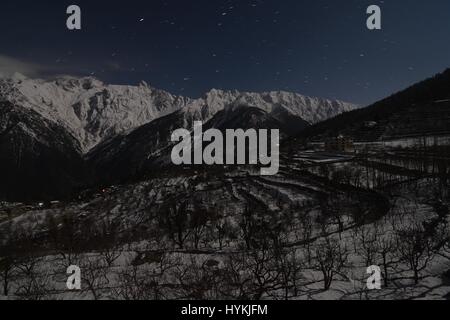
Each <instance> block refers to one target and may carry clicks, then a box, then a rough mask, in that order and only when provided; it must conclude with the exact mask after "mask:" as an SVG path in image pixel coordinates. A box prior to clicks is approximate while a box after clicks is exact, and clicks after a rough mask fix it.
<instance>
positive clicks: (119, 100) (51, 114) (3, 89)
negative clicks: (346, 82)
mask: <svg viewBox="0 0 450 320" xmlns="http://www.w3.org/2000/svg"><path fill="white" fill-rule="evenodd" d="M0 100H6V101H9V102H11V103H13V104H14V105H18V106H22V107H25V108H28V109H32V110H34V111H36V112H38V113H39V114H40V115H41V116H43V117H44V118H46V119H49V120H51V121H54V122H56V123H57V124H59V125H61V126H63V127H65V128H66V129H67V130H68V131H69V132H70V133H71V134H72V135H73V136H74V137H75V138H76V139H77V140H78V141H79V142H80V145H81V147H82V149H83V152H87V151H89V150H90V149H92V148H93V147H94V146H96V145H98V144H99V143H100V142H102V141H104V140H105V139H108V138H111V137H114V136H116V135H118V134H121V133H125V132H128V131H129V130H132V129H135V128H137V127H140V126H142V125H144V124H146V123H149V122H151V121H153V120H155V119H158V118H161V117H163V116H166V115H168V114H171V113H173V112H176V111H178V110H182V112H183V114H184V115H185V121H186V124H187V123H189V122H191V120H192V119H194V118H195V119H202V120H204V121H208V120H209V119H211V118H212V117H213V116H214V115H215V114H216V113H217V112H218V111H221V110H223V109H224V108H225V107H227V106H230V105H238V106H242V105H246V106H250V107H257V108H260V109H262V110H264V111H266V112H267V113H271V112H272V111H274V110H275V109H280V108H283V109H285V110H286V111H287V112H288V113H289V114H292V115H294V116H297V117H300V118H302V119H303V120H305V121H307V122H309V123H311V124H314V123H317V122H320V121H323V120H326V119H328V118H330V117H334V116H336V115H338V114H340V113H342V112H346V111H350V110H353V109H355V108H356V106H355V105H352V104H349V103H344V102H340V101H331V100H326V99H319V98H309V97H305V96H302V95H299V94H296V93H288V92H267V93H245V92H244V93H241V92H238V91H221V90H215V89H213V90H211V91H210V92H208V93H207V94H206V95H205V96H204V97H202V98H199V99H190V98H186V97H181V96H175V95H172V94H170V93H168V92H165V91H163V90H158V89H155V88H152V87H150V86H148V85H147V84H146V83H145V82H142V83H141V84H140V85H138V86H123V85H109V84H104V83H103V82H101V81H99V80H97V79H95V78H91V77H87V78H76V77H70V76H66V77H59V78H56V79H53V80H42V79H29V78H26V77H24V76H23V75H20V74H16V75H14V76H13V77H12V78H10V79H0ZM186 127H187V125H186Z"/></svg>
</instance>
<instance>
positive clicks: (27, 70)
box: [0, 54, 48, 77]
mask: <svg viewBox="0 0 450 320" xmlns="http://www.w3.org/2000/svg"><path fill="white" fill-rule="evenodd" d="M46 71H48V68H46V67H45V66H41V65H38V64H34V63H30V62H26V61H22V60H19V59H16V58H12V57H9V56H5V55H1V54H0V77H11V76H13V75H14V74H15V73H21V74H23V75H25V76H28V77H37V76H39V75H41V74H42V73H45V72H46Z"/></svg>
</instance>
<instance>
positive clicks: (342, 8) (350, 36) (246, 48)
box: [0, 0, 450, 105]
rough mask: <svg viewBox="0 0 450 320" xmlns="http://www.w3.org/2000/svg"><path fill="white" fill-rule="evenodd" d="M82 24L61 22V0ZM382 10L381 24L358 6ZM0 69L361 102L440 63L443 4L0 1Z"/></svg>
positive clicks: (444, 54)
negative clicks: (370, 25)
mask: <svg viewBox="0 0 450 320" xmlns="http://www.w3.org/2000/svg"><path fill="white" fill-rule="evenodd" d="M70 4H77V5H79V6H80V7H81V10H82V30H81V31H69V30H68V29H67V28H66V19H67V17H68V15H67V14H66V8H67V6H68V5H70ZM371 4H377V5H379V6H380V7H381V9H382V27H383V29H382V30H381V31H369V30H368V29H367V28H366V19H367V14H366V9H367V7H368V6H369V5H371ZM0 30H1V31H0V36H1V37H0V39H1V44H0V74H3V75H8V74H10V73H11V72H13V71H19V72H22V73H25V74H27V75H28V76H35V77H50V76H54V75H59V74H71V75H83V76H84V75H93V76H95V77H98V78H100V79H101V80H104V81H106V82H111V83H117V84H137V83H139V82H140V81H141V80H145V81H146V82H147V83H149V84H151V85H152V86H155V87H157V88H161V89H165V90H168V91H170V92H172V93H175V94H182V95H186V96H191V97H199V96H201V95H202V94H204V93H205V92H206V91H208V90H210V89H211V88H220V89H237V90H242V91H244V90H245V91H269V90H286V91H294V92H299V93H302V94H305V95H311V96H320V97H326V98H337V99H341V100H345V101H349V102H354V103H359V104H363V105H365V104H368V103H370V102H374V101H375V100H377V99H380V98H383V97H385V96H387V95H389V94H391V93H394V92H396V91H398V90H400V89H402V88H404V87H406V86H408V85H410V84H412V83H414V82H417V81H419V80H423V79H425V78H427V77H429V76H431V75H433V74H435V73H437V72H441V71H443V70H444V69H446V68H447V67H450V39H449V31H450V1H448V0H430V1H416V0H414V1H412V0H386V1H375V0H372V1H366V0H341V1H339V0H328V1H325V0H310V1H306V0H304V1H303V0H251V1H245V0H229V1H226V0H147V1H135V0H127V1H99V0H96V1H92V0H91V1H74V0H72V1H63V0H58V1H36V0H35V1H21V0H15V1H11V0H2V2H1V10H0Z"/></svg>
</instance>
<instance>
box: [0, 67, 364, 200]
mask: <svg viewBox="0 0 450 320" xmlns="http://www.w3.org/2000/svg"><path fill="white" fill-rule="evenodd" d="M356 108H357V106H356V105H353V104H350V103H345V102H341V101H332V100H327V99H320V98H310V97H305V96H302V95H300V94H296V93H288V92H282V91H277V92H265V93H249V92H238V91H222V90H216V89H213V90H211V91H209V92H208V93H206V94H205V95H204V97H202V98H198V99H192V98H187V97H182V96H176V95H172V94H170V93H168V92H166V91H163V90H159V89H156V88H153V87H151V86H149V85H148V84H147V83H145V82H142V83H140V84H139V85H137V86H123V85H109V84H105V83H103V82H101V81H100V80H98V79H95V78H92V77H86V78H77V77H71V76H63V77H58V78H55V79H47V80H43V79H30V78H27V77H25V76H23V75H21V74H15V75H14V76H13V77H11V78H7V79H0V167H1V171H2V184H1V185H2V187H1V188H0V199H1V198H4V199H12V200H18V199H20V200H24V199H25V200H28V199H30V200H31V199H33V200H34V199H52V198H55V197H56V198H59V197H63V196H66V195H69V194H70V193H72V192H73V191H75V190H77V189H79V188H83V187H84V186H85V185H88V184H90V183H92V181H94V180H95V181H101V182H112V181H118V180H122V179H126V178H127V177H130V176H133V175H137V174H141V173H142V172H146V171H148V170H152V169H154V167H153V166H154V165H155V164H156V163H158V162H161V161H163V162H164V161H167V159H166V160H164V157H163V156H164V155H167V150H168V149H169V148H170V145H171V143H170V135H171V132H172V131H173V130H175V129H178V128H187V129H190V128H192V124H193V122H194V121H202V122H204V124H205V126H207V127H216V128H219V129H220V128H243V129H245V128H253V127H259V128H278V129H280V131H281V133H282V135H283V136H284V137H288V136H293V135H296V134H298V133H299V132H300V131H301V130H303V129H305V128H307V127H309V126H311V125H313V124H316V123H319V122H322V121H324V120H326V119H329V118H332V117H334V116H336V115H338V114H341V113H343V112H348V111H351V110H354V109H356ZM156 168H157V167H156ZM94 177H95V179H94Z"/></svg>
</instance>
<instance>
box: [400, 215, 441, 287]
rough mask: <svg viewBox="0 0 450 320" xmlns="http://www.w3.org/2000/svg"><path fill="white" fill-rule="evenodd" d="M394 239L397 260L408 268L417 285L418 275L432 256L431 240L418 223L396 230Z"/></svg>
mask: <svg viewBox="0 0 450 320" xmlns="http://www.w3.org/2000/svg"><path fill="white" fill-rule="evenodd" d="M396 239H397V241H396V245H397V250H398V254H399V258H400V260H401V261H403V262H405V263H406V264H407V265H408V266H409V268H410V270H411V271H412V273H413V279H414V283H415V284H418V283H419V279H420V273H421V272H422V271H423V270H424V269H426V268H427V266H428V264H429V262H430V261H431V260H432V259H433V256H434V253H433V250H432V248H433V243H432V240H431V238H430V237H428V236H427V235H426V234H425V232H424V230H423V227H422V226H421V225H420V224H418V223H416V224H413V225H411V226H408V227H403V228H402V229H400V230H398V231H397V237H396Z"/></svg>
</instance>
